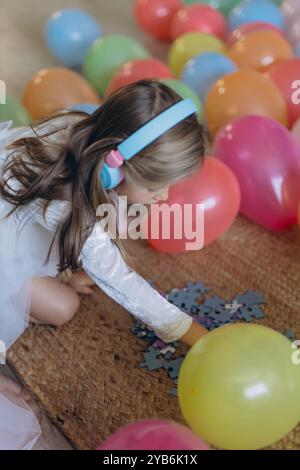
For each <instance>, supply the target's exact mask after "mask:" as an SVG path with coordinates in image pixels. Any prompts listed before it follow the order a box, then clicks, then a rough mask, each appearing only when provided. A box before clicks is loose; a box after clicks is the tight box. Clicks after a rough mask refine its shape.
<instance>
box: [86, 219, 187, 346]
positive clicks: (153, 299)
mask: <svg viewBox="0 0 300 470" xmlns="http://www.w3.org/2000/svg"><path fill="white" fill-rule="evenodd" d="M81 260H82V263H83V269H84V270H85V272H86V273H87V274H88V275H89V276H90V277H91V278H92V279H93V280H94V281H95V282H96V283H97V285H98V286H99V287H100V288H101V289H102V290H103V291H104V292H106V293H107V294H108V295H109V296H110V297H112V298H113V299H114V300H116V301H117V302H118V303H120V304H121V305H122V306H123V307H125V308H126V309H127V310H128V311H129V312H130V313H132V314H133V315H134V316H135V317H136V318H138V319H139V320H141V321H143V322H144V323H146V324H147V325H148V326H149V327H150V328H152V329H153V330H154V331H155V332H156V333H157V335H158V336H159V337H160V338H162V339H163V340H164V341H165V342H172V341H175V340H177V339H179V338H181V337H182V336H183V335H184V334H185V333H186V332H187V331H188V329H189V328H190V326H191V324H192V321H193V320H192V318H191V317H189V316H188V315H187V314H185V313H184V312H182V311H181V310H179V309H178V308H177V307H175V306H174V305H172V304H170V303H169V302H168V301H167V300H166V299H165V298H164V297H162V296H161V295H160V294H159V293H158V292H157V291H156V290H155V289H153V288H152V287H151V286H150V284H149V283H148V282H147V281H145V279H143V278H142V277H141V276H139V275H138V274H137V273H136V272H135V271H133V270H131V269H130V268H129V267H128V266H127V264H126V262H125V261H124V259H123V257H122V255H121V253H120V251H119V249H118V247H117V246H116V245H115V244H114V243H113V242H112V241H111V239H110V238H109V236H108V234H107V233H105V232H104V230H103V229H102V227H101V225H100V224H99V223H97V224H96V225H95V227H94V230H93V231H92V233H91V235H90V236H89V238H88V239H87V241H86V243H85V245H84V247H83V249H82V252H81Z"/></svg>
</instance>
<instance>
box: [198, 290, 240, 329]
mask: <svg viewBox="0 0 300 470" xmlns="http://www.w3.org/2000/svg"><path fill="white" fill-rule="evenodd" d="M200 311H201V313H202V314H203V312H205V315H206V316H208V317H209V318H210V320H212V321H213V323H215V324H216V326H219V325H224V324H225V323H231V322H232V321H233V313H232V311H231V310H230V309H228V308H226V307H225V301H224V300H223V299H221V297H218V296H214V297H210V298H209V299H206V301H205V302H204V304H202V306H201V309H200ZM210 327H211V328H212V327H213V325H212V324H210Z"/></svg>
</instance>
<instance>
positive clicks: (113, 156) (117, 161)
mask: <svg viewBox="0 0 300 470" xmlns="http://www.w3.org/2000/svg"><path fill="white" fill-rule="evenodd" d="M194 113H197V107H196V105H195V104H194V102H193V101H192V100H191V99H190V98H187V99H184V100H181V101H179V102H178V103H175V104H174V105H172V106H170V107H169V108H168V109H166V110H164V111H162V112H161V113H160V114H158V115H157V116H156V117H154V118H153V119H151V120H150V121H148V122H147V123H146V124H144V125H143V126H142V127H140V128H139V129H137V130H136V131H135V132H134V133H133V134H131V135H130V136H129V137H127V138H126V139H125V140H124V141H123V142H121V144H119V145H118V146H117V150H113V151H112V152H110V153H109V154H108V156H107V158H106V163H105V164H104V165H103V169H102V173H101V178H102V184H103V185H104V187H105V189H112V188H114V187H115V186H117V185H118V184H119V183H120V182H121V181H122V179H123V175H122V171H121V170H120V166H122V163H123V161H124V160H129V159H130V158H132V157H134V156H135V155H136V154H137V153H139V152H140V151H141V150H143V149H144V148H145V147H147V146H148V145H149V144H151V143H152V142H154V141H155V140H156V139H158V138H159V137H161V136H162V135H163V134H164V133H165V132H167V131H169V130H170V129H172V128H173V127H174V126H176V125H177V124H179V122H181V121H183V120H184V119H185V118H187V117H188V116H190V115H192V114H194Z"/></svg>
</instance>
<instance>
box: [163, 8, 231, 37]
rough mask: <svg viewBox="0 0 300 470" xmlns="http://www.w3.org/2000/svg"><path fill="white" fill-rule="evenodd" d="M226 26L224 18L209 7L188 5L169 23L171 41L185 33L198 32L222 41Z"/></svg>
mask: <svg viewBox="0 0 300 470" xmlns="http://www.w3.org/2000/svg"><path fill="white" fill-rule="evenodd" d="M226 29H227V25H226V21H225V18H224V16H223V15H222V14H221V13H219V12H218V11H217V10H215V9H214V8H212V7H210V6H209V5H198V4H196V5H190V6H186V7H183V8H181V9H180V10H179V11H178V12H177V13H176V15H174V17H173V19H172V22H171V29H170V34H171V37H172V39H173V40H175V39H177V38H178V37H179V36H181V35H182V34H185V33H190V32H195V31H198V32H200V33H207V34H211V35H212V36H217V37H218V38H220V39H224V37H225V33H226Z"/></svg>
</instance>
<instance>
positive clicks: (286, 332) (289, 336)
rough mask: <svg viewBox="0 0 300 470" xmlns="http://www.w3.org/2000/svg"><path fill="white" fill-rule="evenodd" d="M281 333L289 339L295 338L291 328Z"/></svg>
mask: <svg viewBox="0 0 300 470" xmlns="http://www.w3.org/2000/svg"><path fill="white" fill-rule="evenodd" d="M283 334H284V336H286V337H287V338H288V339H289V340H290V341H295V339H296V335H295V333H294V332H293V330H287V331H285V332H284V333H283Z"/></svg>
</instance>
